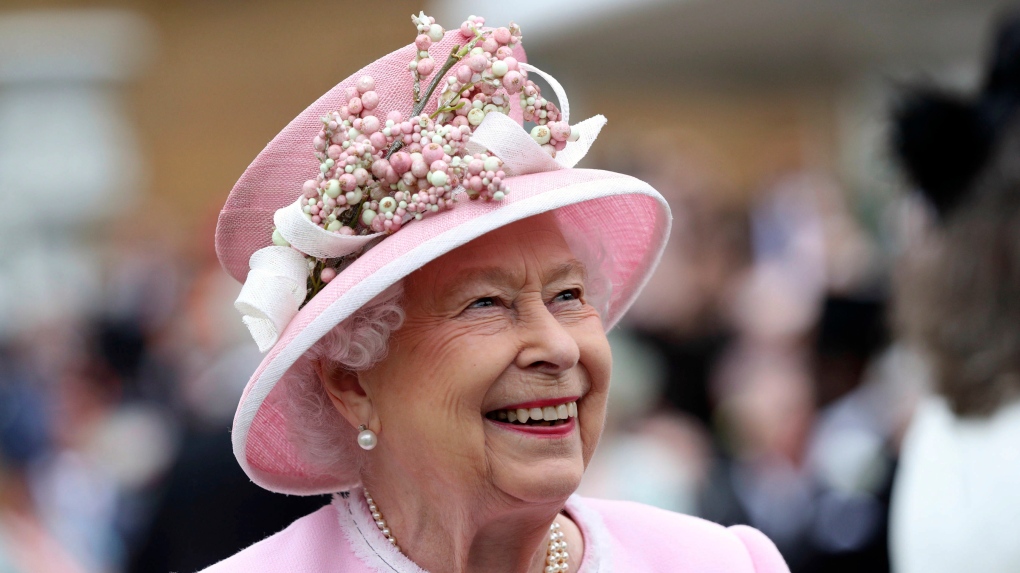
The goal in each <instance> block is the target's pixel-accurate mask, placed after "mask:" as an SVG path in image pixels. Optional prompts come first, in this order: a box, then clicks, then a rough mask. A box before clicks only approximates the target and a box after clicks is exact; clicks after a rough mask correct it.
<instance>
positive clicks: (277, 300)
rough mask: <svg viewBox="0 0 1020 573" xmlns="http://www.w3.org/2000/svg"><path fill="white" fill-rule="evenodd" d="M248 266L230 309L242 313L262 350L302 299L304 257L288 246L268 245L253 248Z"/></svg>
mask: <svg viewBox="0 0 1020 573" xmlns="http://www.w3.org/2000/svg"><path fill="white" fill-rule="evenodd" d="M249 265H250V266H251V270H250V271H248V278H247V279H246V280H245V281H244V286H242V287H241V294H239V295H238V296H237V300H236V301H234V308H236V309H237V310H238V311H240V313H241V314H242V315H244V316H243V317H242V318H241V320H242V321H243V322H244V324H245V326H247V327H248V330H249V331H250V332H251V336H252V338H254V339H255V343H256V344H258V346H259V352H266V351H267V350H269V349H270V348H272V347H273V345H274V344H276V341H277V340H279V338H280V333H281V332H283V329H284V328H286V327H287V324H289V323H290V321H291V319H292V318H294V315H295V314H297V312H298V309H299V308H300V306H301V303H302V302H304V300H305V296H306V293H307V280H308V259H306V258H305V256H304V255H302V254H301V253H299V252H297V251H295V250H294V249H292V248H290V247H278V246H272V247H265V248H262V249H259V250H257V251H255V252H254V253H253V254H252V256H251V259H250V261H249Z"/></svg>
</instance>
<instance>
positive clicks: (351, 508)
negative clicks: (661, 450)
mask: <svg viewBox="0 0 1020 573" xmlns="http://www.w3.org/2000/svg"><path fill="white" fill-rule="evenodd" d="M566 511H567V513H568V514H569V515H570V517H571V518H572V519H573V520H574V522H575V523H577V525H578V527H580V529H581V533H582V535H583V536H584V540H585V548H584V557H583V559H582V562H581V568H580V571H581V573H628V572H641V573H655V572H670V573H789V568H788V567H787V566H786V563H785V562H784V561H783V558H782V557H781V556H780V555H779V551H777V550H776V547H775V545H773V544H772V542H771V541H769V539H768V538H767V537H765V536H764V535H763V534H762V533H761V532H759V531H758V530H757V529H753V528H751V527H747V526H744V525H737V526H734V527H729V528H726V527H723V526H721V525H717V524H715V523H711V522H708V521H705V520H702V519H698V518H696V517H691V516H687V515H681V514H677V513H672V512H668V511H664V510H661V509H656V508H653V507H649V506H647V505H642V504H638V503H632V502H623V501H605V500H597V499H589V498H582V497H580V496H577V495H574V496H572V497H571V498H570V499H569V500H568V501H567V505H566ZM280 571H286V572H288V573H341V572H343V573H381V572H387V573H424V571H423V570H422V569H421V568H419V567H418V566H417V565H415V564H414V563H413V562H411V561H410V560H409V559H407V558H406V557H405V556H404V555H403V554H401V553H399V552H398V551H396V550H394V549H393V548H392V547H391V546H390V545H389V543H388V542H387V541H386V538H384V537H383V535H382V533H381V532H380V531H379V529H378V527H376V525H375V522H374V521H373V520H372V517H371V515H370V514H369V513H368V507H367V506H366V505H365V501H364V498H363V497H362V496H361V494H360V491H355V492H352V493H351V495H350V496H349V497H346V498H345V497H340V496H335V497H334V500H333V503H332V504H330V505H327V506H325V507H323V508H322V509H320V510H318V511H316V512H315V513H312V514H311V515H307V516H305V517H302V518H301V519H299V520H297V521H295V522H294V523H292V524H291V525H290V527H288V528H287V529H284V530H283V531H281V532H279V533H277V534H276V535H273V536H271V537H268V538H266V539H264V540H262V541H260V542H258V543H256V544H255V545H252V546H251V547H249V548H247V549H245V550H243V551H241V552H239V553H237V554H236V555H234V556H233V557H230V558H228V559H225V560H223V561H221V562H219V563H217V564H216V565H213V566H212V567H209V568H207V569H205V570H204V571H203V572H202V573H260V572H266V573H268V572H280Z"/></svg>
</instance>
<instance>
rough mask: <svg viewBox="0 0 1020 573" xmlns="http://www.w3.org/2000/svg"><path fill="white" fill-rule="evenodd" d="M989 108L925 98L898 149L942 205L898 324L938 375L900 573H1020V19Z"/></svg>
mask: <svg viewBox="0 0 1020 573" xmlns="http://www.w3.org/2000/svg"><path fill="white" fill-rule="evenodd" d="M992 56H993V57H992V60H991V63H990V66H989V69H988V71H987V74H986V76H985V80H984V85H983V87H982V89H981V91H980V93H978V94H977V95H976V96H974V97H970V98H963V97H955V96H952V95H949V94H944V93H941V92H938V91H935V90H919V91H917V92H915V93H913V94H911V95H910V97H908V98H907V99H906V101H905V103H904V104H903V105H902V106H901V108H900V109H899V110H898V112H897V114H896V117H895V121H896V132H895V141H894V143H895V147H896V151H897V152H898V154H899V156H900V159H901V161H902V163H903V165H904V167H905V168H906V171H907V173H908V175H909V176H910V177H911V179H912V180H913V182H914V183H915V184H916V185H917V187H918V189H919V190H920V191H921V193H922V194H923V196H924V197H925V198H926V199H927V201H928V203H930V205H931V206H932V207H933V214H934V215H935V216H934V217H933V224H932V225H931V228H930V229H929V230H928V232H927V236H926V237H924V239H925V240H924V241H923V242H922V243H921V244H919V245H916V246H914V247H913V248H911V249H909V250H908V252H907V256H906V257H904V258H905V262H906V265H905V268H904V269H903V270H904V272H903V273H902V276H901V277H900V279H901V280H900V282H899V285H898V286H899V292H898V306H899V309H898V318H899V321H900V325H901V326H902V328H903V331H904V334H905V335H906V337H907V338H908V339H910V340H912V341H914V342H916V343H917V344H918V345H919V347H920V348H921V350H922V351H923V352H924V354H925V357H926V358H927V360H928V361H929V362H930V365H931V366H932V369H933V378H934V388H933V393H932V395H931V396H930V397H929V398H927V399H926V400H925V401H924V402H923V403H922V404H921V405H920V406H919V408H918V410H917V413H916V414H915V418H914V420H913V422H912V424H911V427H910V429H909V430H908V432H907V435H906V438H905V440H904V444H903V449H902V454H901V470H900V473H899V475H898V477H897V481H896V484H895V487H894V490H893V511H892V531H891V538H890V539H891V545H892V550H893V558H894V564H895V566H896V570H897V571H898V572H900V573H915V572H922V571H923V572H925V573H940V572H950V571H954V572H955V571H981V572H983V573H998V572H1007V571H1009V572H1015V571H1020V543H1018V542H1017V534H1016V518H1017V516H1020V490H1018V489H1017V484H1018V483H1020V448H1018V446H1017V444H1018V443H1020V401H1018V397H1020V118H1018V117H1017V114H1016V113H1015V112H1016V109H1017V103H1018V102H1020V12H1015V13H1013V14H1011V15H1010V16H1009V18H1007V19H1006V20H1004V21H1003V26H1002V28H1001V30H1000V32H999V35H998V38H997V41H996V43H995V46H994V52H993V54H992Z"/></svg>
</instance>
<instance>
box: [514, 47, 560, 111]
mask: <svg viewBox="0 0 1020 573" xmlns="http://www.w3.org/2000/svg"><path fill="white" fill-rule="evenodd" d="M517 65H518V67H520V68H521V69H522V70H524V71H526V72H529V73H530V72H535V73H536V74H538V75H540V76H542V79H544V80H545V81H547V82H549V87H551V88H552V89H553V93H554V94H556V101H557V103H559V104H560V105H559V108H560V115H561V116H562V117H561V119H562V120H563V121H565V122H567V123H570V103H568V102H567V91H566V90H564V89H563V86H561V85H560V82H558V81H556V78H554V77H552V75H550V74H547V73H545V72H543V71H542V70H540V69H538V68H536V67H535V66H533V65H531V64H525V63H523V62H522V63H520V64H517Z"/></svg>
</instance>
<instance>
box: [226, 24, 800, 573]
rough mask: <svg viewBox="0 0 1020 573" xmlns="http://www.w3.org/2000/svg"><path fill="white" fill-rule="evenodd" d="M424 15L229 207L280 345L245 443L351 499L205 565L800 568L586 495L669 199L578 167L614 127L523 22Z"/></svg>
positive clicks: (243, 302)
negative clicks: (528, 48)
mask: <svg viewBox="0 0 1020 573" xmlns="http://www.w3.org/2000/svg"><path fill="white" fill-rule="evenodd" d="M412 20H413V22H414V24H415V25H416V26H417V28H418V36H417V38H416V40H415V43H414V44H413V45H410V46H408V47H406V48H404V49H402V50H398V51H396V52H394V53H392V54H390V55H388V56H386V57H384V58H382V59H380V60H378V61H376V62H374V63H372V64H371V65H369V66H367V67H366V68H364V69H363V70H361V71H360V72H358V73H357V74H355V75H354V76H352V77H351V78H348V79H347V80H345V81H343V82H341V83H340V84H339V85H337V86H336V87H335V88H333V89H332V90H330V91H329V92H328V93H326V94H325V95H324V96H323V97H322V98H320V99H319V100H318V101H317V102H316V103H314V104H312V106H310V107H309V108H308V109H307V110H305V111H304V112H303V113H302V114H301V115H299V116H298V117H297V118H296V119H295V120H294V121H293V122H291V124H290V125H289V126H287V127H286V128H285V129H284V130H283V132H281V133H280V134H279V135H278V136H277V137H276V138H275V139H274V140H273V141H272V142H271V143H270V144H269V145H268V146H267V147H266V149H265V150H264V151H263V152H262V153H261V154H260V155H259V156H258V158H256V160H255V162H254V163H253V164H252V165H251V166H250V167H249V168H248V170H247V171H246V172H245V174H244V175H243V176H242V177H241V179H240V181H238V183H237V185H236V186H235V188H234V190H233V192H232V193H231V195H230V198H229V199H228V200H227V205H226V207H225V208H224V210H223V212H222V213H221V215H220V221H219V226H218V228H217V233H216V241H217V252H218V253H219V256H220V259H221V261H222V262H223V264H224V266H225V267H226V268H227V269H228V271H229V272H231V274H233V275H234V276H235V277H237V278H238V279H239V280H243V281H244V288H243V289H242V292H241V295H240V297H239V298H238V301H237V307H238V309H239V310H241V312H242V313H243V314H244V321H245V323H246V324H247V325H248V327H249V328H250V330H251V331H252V335H253V336H254V338H255V339H256V342H258V344H259V346H260V348H261V349H262V350H263V351H267V352H268V353H267V355H266V357H265V360H264V361H263V362H262V364H261V365H260V366H259V368H258V370H257V371H256V372H255V374H254V376H253V377H252V379H251V381H250V382H249V384H248V386H247V388H246V389H245V391H244V394H243V395H242V397H241V402H240V405H239V407H238V411H237V415H236V417H235V422H234V431H233V434H232V438H233V443H234V453H235V455H236V456H237V459H238V461H239V462H240V464H241V466H242V467H243V468H244V470H245V471H246V472H247V474H248V475H249V476H250V477H251V479H252V480H253V481H254V482H255V483H257V484H259V485H261V486H262V487H265V488H267V489H269V490H272V491H277V492H281V493H288V494H298V495H311V494H321V493H327V492H329V493H335V494H336V495H335V496H334V499H333V503H332V504H330V505H328V506H326V507H324V508H322V509H321V510H319V511H317V512H316V513H313V514H311V515H309V516H307V517H305V518H302V519H300V520H298V521H297V522H295V523H294V524H292V525H291V526H290V527H288V528H287V529H285V530H284V531H282V532H280V533H278V534H276V535H274V536H272V537H270V538H268V539H266V540H264V541H262V542H260V543H257V544H255V545H253V546H252V547H249V548H248V549H245V550H243V551H241V552H240V553H238V554H237V555H235V556H234V557H231V558H229V559H227V560H225V561H223V562H221V563H219V564H216V565H214V566H212V567H211V568H209V569H207V571H210V572H216V573H219V572H228V571H244V572H246V573H250V572H253V571H254V572H257V571H295V572H297V571H301V572H326V571H352V572H354V571H357V572H362V571H399V572H411V571H415V572H418V571H423V570H427V571H435V572H439V571H496V572H500V571H507V572H510V571H513V572H541V571H546V572H555V571H585V572H597V571H602V572H608V571H611V570H616V571H688V572H698V571H713V572H721V571H733V572H751V571H758V572H779V571H787V568H786V565H785V564H784V562H783V560H782V558H781V557H780V556H779V554H778V552H777V551H776V549H775V547H774V546H773V545H772V543H771V542H770V541H769V540H768V539H766V538H765V537H764V536H763V535H762V534H760V533H759V532H757V531H756V530H754V529H751V528H747V527H734V528H730V529H726V528H723V527H721V526H718V525H715V524H711V523H708V522H705V521H701V520H698V519H695V518H692V517H686V516H681V515H676V514H672V513H669V512H665V511H661V510H657V509H653V508H650V507H645V506H641V505H637V504H631V503H620V502H606V501H596V500H588V499H581V498H579V497H577V496H576V495H574V491H575V490H576V489H577V487H578V485H579V483H580V480H581V476H582V474H583V473H584V469H585V467H586V466H587V464H588V462H589V461H590V460H591V457H592V455H593V453H594V451H595V446H596V444H597V443H598V440H599V436H600V434H601V433H602V428H603V422H604V419H605V413H606V398H607V393H608V392H607V391H608V386H609V372H610V364H611V356H610V350H609V345H608V343H607V341H606V329H608V328H610V327H611V326H612V325H613V324H614V323H615V322H617V321H618V320H619V318H620V316H621V315H622V314H623V313H624V311H625V310H626V309H627V307H628V306H629V305H630V304H631V302H632V301H633V300H634V298H635V297H636V296H637V294H638V291H639V290H640V288H641V286H642V285H643V284H644V283H645V281H646V280H647V278H648V276H649V274H650V273H651V272H652V270H653V268H654V267H655V264H656V262H657V259H658V257H659V255H660V253H661V251H662V248H663V245H664V244H665V240H666V238H667V235H668V231H669V224H670V215H669V210H668V207H667V206H666V204H665V202H664V201H663V199H662V197H661V196H660V195H659V194H658V193H657V192H656V191H655V190H654V189H652V188H651V187H649V186H648V185H647V184H646V183H643V182H641V181H638V180H636V179H634V178H631V177H627V176H624V175H618V174H615V173H608V172H601V171H592V170H582V169H572V167H573V165H574V164H575V163H576V162H577V161H578V160H580V158H581V157H582V156H583V155H584V154H585V152H586V151H587V149H588V147H589V146H590V145H591V144H592V142H593V141H594V139H595V137H596V136H597V135H598V132H599V129H600V128H601V126H602V124H603V123H604V122H605V120H604V118H602V117H601V116H596V117H594V118H591V119H588V120H586V121H583V122H580V123H577V124H574V125H571V124H570V123H569V122H568V121H569V120H568V112H569V108H568V104H567V100H566V96H565V95H564V94H563V93H562V89H561V88H560V87H559V84H558V83H557V82H556V81H555V80H553V79H552V78H549V77H548V76H545V74H544V73H542V72H541V71H539V70H538V69H536V68H534V67H531V66H529V65H528V64H526V63H525V57H524V52H523V49H522V48H521V43H520V42H521V34H520V31H519V29H518V28H517V27H516V26H513V25H511V26H509V27H501V28H495V29H492V28H485V27H483V23H484V22H483V20H482V19H481V18H476V17H472V18H471V19H469V20H468V21H466V22H464V23H463V25H461V27H460V29H459V30H454V31H452V32H445V31H444V30H443V29H442V28H441V27H440V26H438V25H437V24H436V23H435V21H434V20H433V19H431V18H429V17H427V16H425V15H424V14H420V15H419V16H415V17H412ZM433 56H434V57H436V58H438V60H435V61H434V60H433V59H432V58H433ZM409 68H410V71H409ZM531 74H538V75H542V76H544V77H546V78H547V79H548V81H549V82H550V85H551V86H553V89H554V90H555V91H556V92H557V93H556V96H557V98H556V99H557V102H558V104H559V105H558V106H557V105H556V104H554V103H552V102H551V101H549V100H547V99H545V97H544V96H543V94H542V93H541V92H540V90H539V88H538V87H537V86H536V85H535V84H534V83H533V82H532V81H531V79H530V77H529V76H530V75H531ZM523 121H529V122H533V123H535V124H536V125H535V126H534V128H533V129H532V130H531V131H530V133H529V132H528V131H526V130H525V129H524V128H523V127H522V122H523ZM622 383H626V381H622ZM634 471H636V472H638V471H642V470H641V468H634Z"/></svg>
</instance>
